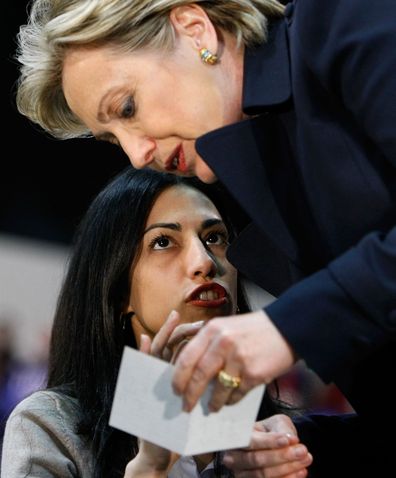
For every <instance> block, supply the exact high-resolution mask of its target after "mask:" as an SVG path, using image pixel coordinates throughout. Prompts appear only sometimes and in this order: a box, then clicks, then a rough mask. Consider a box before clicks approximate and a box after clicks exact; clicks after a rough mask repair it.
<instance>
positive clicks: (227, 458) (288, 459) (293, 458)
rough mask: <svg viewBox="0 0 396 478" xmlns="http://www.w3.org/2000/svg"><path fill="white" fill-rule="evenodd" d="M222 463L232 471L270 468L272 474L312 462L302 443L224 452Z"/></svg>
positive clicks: (293, 469) (286, 471) (291, 469)
mask: <svg viewBox="0 0 396 478" xmlns="http://www.w3.org/2000/svg"><path fill="white" fill-rule="evenodd" d="M223 462H224V464H225V465H226V466H227V467H228V468H230V469H232V470H233V471H248V470H256V469H264V468H265V469H266V470H267V472H268V471H269V469H270V468H271V469H272V473H271V474H272V476H282V475H285V474H288V473H292V472H295V471H298V470H301V469H303V468H305V467H307V466H309V465H310V464H311V463H312V455H311V454H310V453H309V452H308V450H307V448H306V447H305V446H304V445H293V446H289V447H285V448H279V449H269V450H254V451H253V450H251V451H233V452H227V453H225V454H224V458H223Z"/></svg>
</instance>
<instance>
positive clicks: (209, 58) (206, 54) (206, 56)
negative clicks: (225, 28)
mask: <svg viewBox="0 0 396 478" xmlns="http://www.w3.org/2000/svg"><path fill="white" fill-rule="evenodd" d="M199 56H200V57H201V60H202V61H203V62H204V63H207V64H208V65H215V64H216V63H217V61H218V57H217V55H215V54H214V53H212V52H210V51H209V50H208V49H207V48H201V49H200V50H199Z"/></svg>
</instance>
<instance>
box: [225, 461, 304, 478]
mask: <svg viewBox="0 0 396 478" xmlns="http://www.w3.org/2000/svg"><path fill="white" fill-rule="evenodd" d="M311 463H312V456H311V457H310V459H309V460H307V461H306V463H304V462H299V461H294V462H291V463H288V464H285V465H280V466H274V467H264V468H256V469H253V470H240V471H234V476H235V478H256V477H257V478H305V477H306V476H308V470H307V467H308V466H310V464H311Z"/></svg>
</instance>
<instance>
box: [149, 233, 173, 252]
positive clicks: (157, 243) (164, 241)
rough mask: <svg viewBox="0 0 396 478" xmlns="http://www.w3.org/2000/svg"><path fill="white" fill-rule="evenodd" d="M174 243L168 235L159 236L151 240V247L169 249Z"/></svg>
mask: <svg viewBox="0 0 396 478" xmlns="http://www.w3.org/2000/svg"><path fill="white" fill-rule="evenodd" d="M171 245H172V241H171V240H170V238H169V237H167V236H159V237H155V238H154V239H153V240H152V241H151V242H150V248H151V249H156V250H159V249H167V248H168V247H170V246H171Z"/></svg>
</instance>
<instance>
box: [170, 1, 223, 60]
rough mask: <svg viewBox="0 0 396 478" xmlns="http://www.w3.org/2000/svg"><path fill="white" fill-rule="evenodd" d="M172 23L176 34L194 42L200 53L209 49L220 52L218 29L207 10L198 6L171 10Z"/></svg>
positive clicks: (184, 6) (193, 5)
mask: <svg viewBox="0 0 396 478" xmlns="http://www.w3.org/2000/svg"><path fill="white" fill-rule="evenodd" d="M170 21H171V23H172V25H173V27H174V29H175V32H176V33H177V34H178V35H180V36H183V37H186V38H189V39H190V40H192V42H193V46H194V48H195V49H196V50H197V51H199V50H201V49H202V48H207V49H208V50H211V51H213V52H217V50H218V38H217V32H216V29H215V27H214V25H213V23H212V22H211V20H210V19H209V17H208V15H207V14H206V12H205V10H204V9H203V8H201V7H200V6H198V5H196V4H189V5H182V6H180V7H175V8H173V9H172V10H171V13H170Z"/></svg>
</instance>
